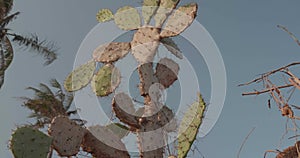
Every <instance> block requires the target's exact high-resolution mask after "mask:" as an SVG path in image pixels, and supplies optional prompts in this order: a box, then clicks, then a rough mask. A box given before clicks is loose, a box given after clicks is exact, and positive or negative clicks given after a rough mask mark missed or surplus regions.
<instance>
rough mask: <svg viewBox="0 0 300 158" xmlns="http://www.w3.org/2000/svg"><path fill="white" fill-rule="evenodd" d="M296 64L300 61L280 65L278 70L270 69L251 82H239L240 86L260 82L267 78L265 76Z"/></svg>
mask: <svg viewBox="0 0 300 158" xmlns="http://www.w3.org/2000/svg"><path fill="white" fill-rule="evenodd" d="M295 65H300V62H294V63H290V64H288V65H286V66H283V67H280V68H278V69H276V70H273V71H270V72H266V73H263V74H262V75H261V77H259V78H256V79H254V80H252V81H250V82H247V83H243V84H239V85H238V86H246V85H250V84H252V83H255V82H260V81H262V80H263V78H265V77H267V76H270V75H271V74H274V73H276V72H279V71H282V70H285V69H286V68H288V67H291V66H295Z"/></svg>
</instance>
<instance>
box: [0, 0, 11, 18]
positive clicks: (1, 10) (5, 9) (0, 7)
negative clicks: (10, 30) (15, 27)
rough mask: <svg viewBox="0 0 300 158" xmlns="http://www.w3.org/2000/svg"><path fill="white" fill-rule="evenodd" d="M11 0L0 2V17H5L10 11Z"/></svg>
mask: <svg viewBox="0 0 300 158" xmlns="http://www.w3.org/2000/svg"><path fill="white" fill-rule="evenodd" d="M12 6H13V0H1V1H0V17H4V16H6V15H7V14H8V13H9V12H10V11H11V9H12Z"/></svg>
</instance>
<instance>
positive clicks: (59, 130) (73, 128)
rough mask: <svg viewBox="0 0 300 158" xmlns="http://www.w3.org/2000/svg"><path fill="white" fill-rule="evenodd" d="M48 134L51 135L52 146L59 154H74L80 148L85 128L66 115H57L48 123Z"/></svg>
mask: <svg viewBox="0 0 300 158" xmlns="http://www.w3.org/2000/svg"><path fill="white" fill-rule="evenodd" d="M48 133H49V135H51V136H52V137H53V143H52V145H53V147H54V149H55V150H56V151H57V153H58V154H59V155H60V156H74V155H76V154H77V153H78V151H79V149H80V144H81V142H82V139H83V136H84V134H85V129H84V128H82V127H81V126H79V125H77V124H76V123H75V122H73V121H71V120H70V119H69V118H68V117H65V116H57V117H55V118H54V119H53V120H52V121H51V124H50V127H49V129H48Z"/></svg>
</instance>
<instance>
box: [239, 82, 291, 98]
mask: <svg viewBox="0 0 300 158" xmlns="http://www.w3.org/2000/svg"><path fill="white" fill-rule="evenodd" d="M292 86H293V85H292V84H287V85H283V86H278V87H271V88H267V89H265V90H262V91H255V92H246V93H242V96H246V95H260V94H263V93H267V92H270V91H273V90H275V89H276V88H278V89H282V88H288V87H292Z"/></svg>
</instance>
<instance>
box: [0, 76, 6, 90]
mask: <svg viewBox="0 0 300 158" xmlns="http://www.w3.org/2000/svg"><path fill="white" fill-rule="evenodd" d="M4 77H5V75H4V72H0V88H1V87H2V85H3V83H4Z"/></svg>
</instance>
